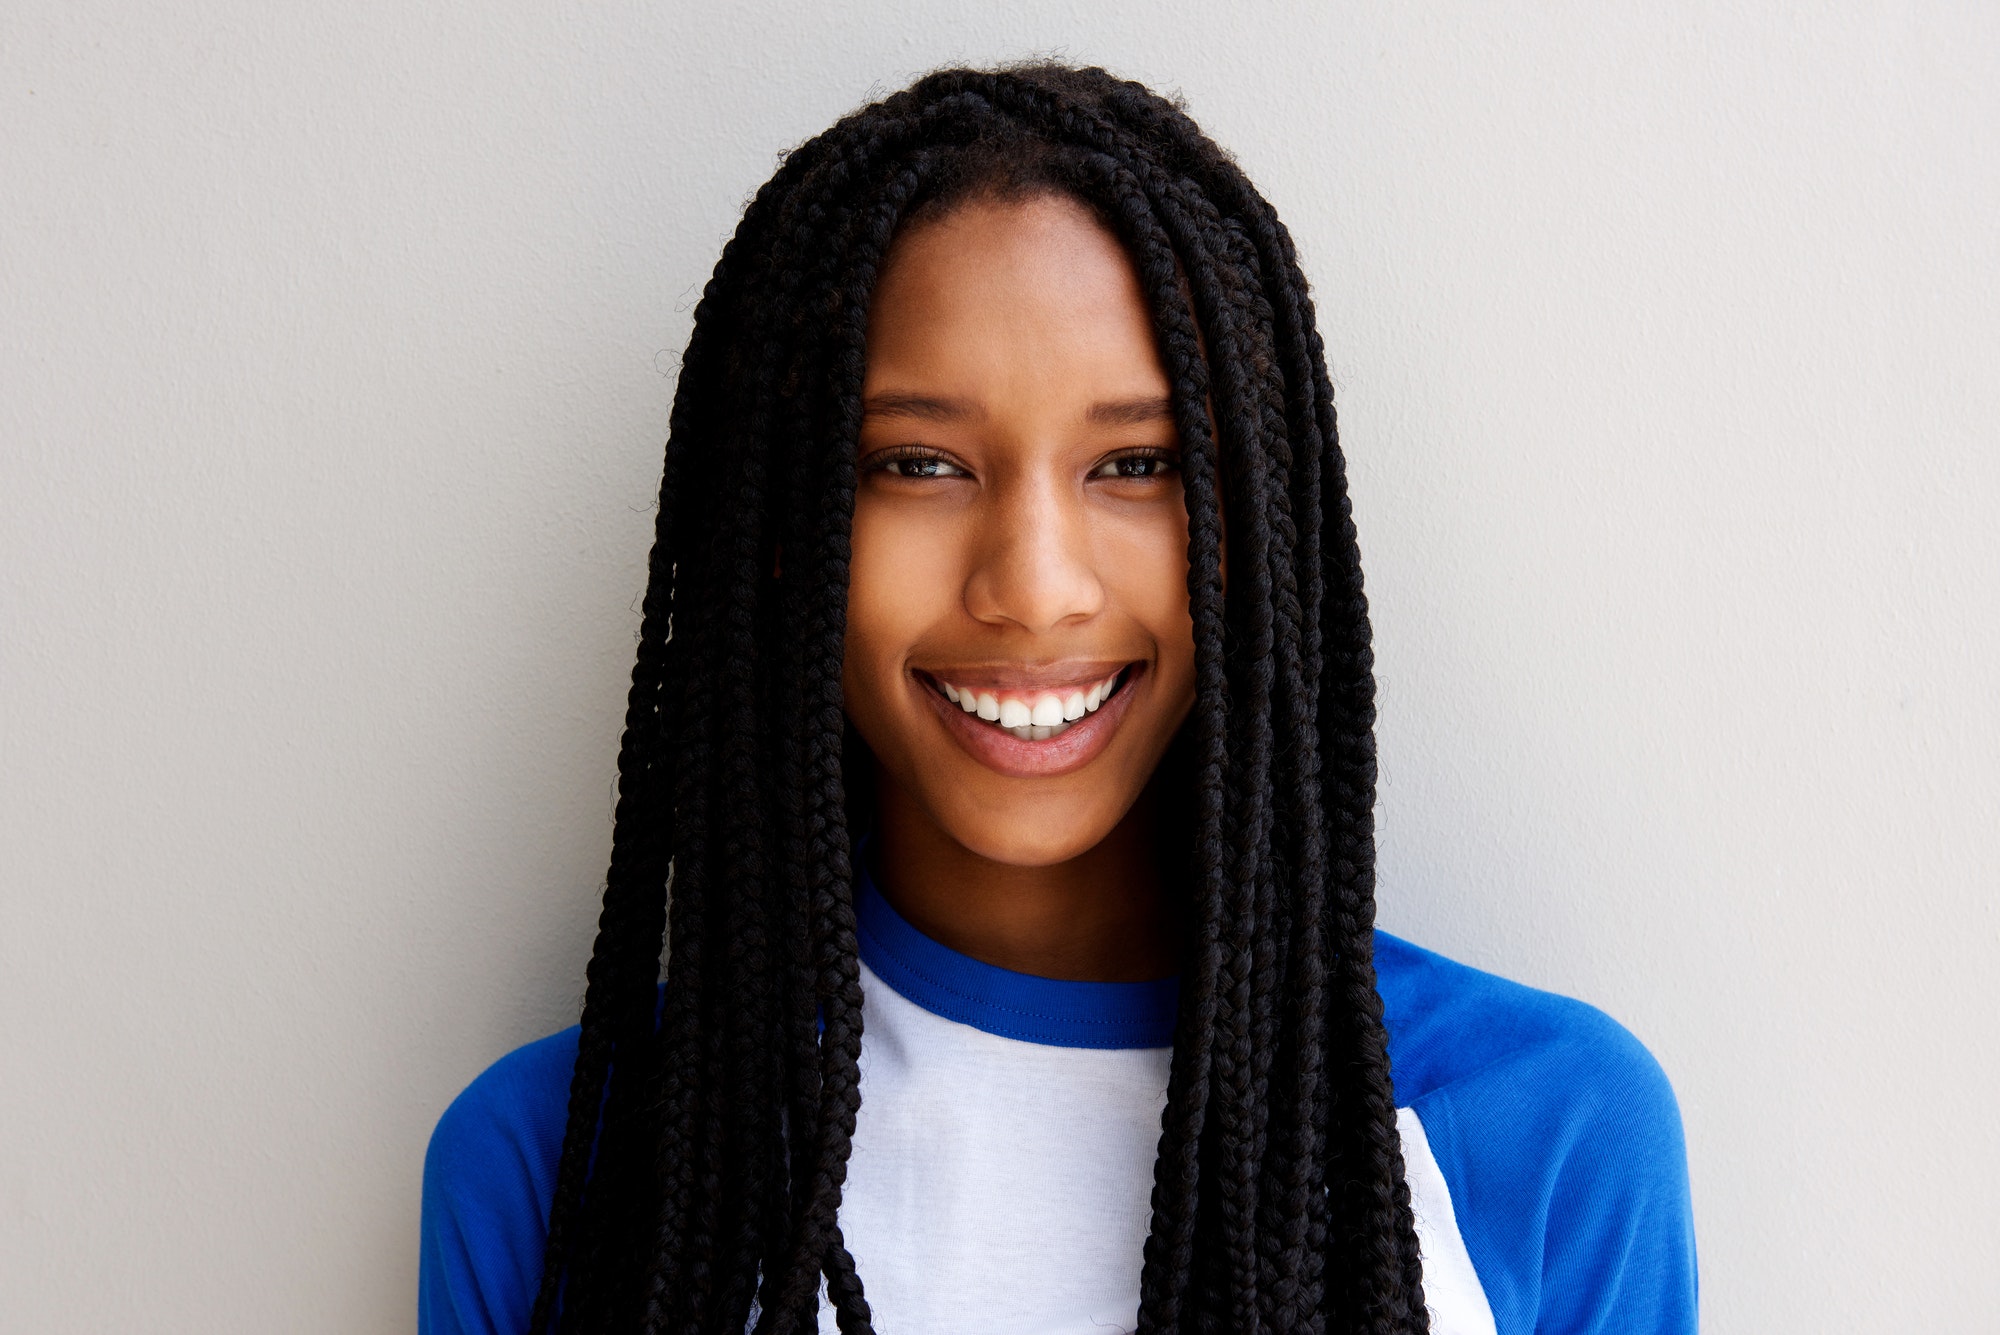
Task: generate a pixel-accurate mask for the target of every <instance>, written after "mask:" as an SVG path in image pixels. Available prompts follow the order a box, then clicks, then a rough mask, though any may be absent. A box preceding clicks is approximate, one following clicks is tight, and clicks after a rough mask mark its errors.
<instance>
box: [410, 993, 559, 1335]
mask: <svg viewBox="0 0 2000 1335" xmlns="http://www.w3.org/2000/svg"><path fill="white" fill-rule="evenodd" d="M577 1033H578V1031H577V1030H576V1029H575V1028H574V1027H572V1028H569V1029H565V1030H563V1031H562V1032H561V1033H558V1034H552V1035H550V1036H549V1037H548V1038H544V1039H540V1040H538V1041H536V1042H534V1043H530V1044H528V1045H526V1046H525V1047H521V1048H516V1049H515V1050H514V1051H513V1052H510V1053H508V1054H507V1055H506V1056H504V1057H502V1058H501V1059H500V1060H498V1061H496V1062H494V1063H493V1064H492V1065H491V1066H489V1067H487V1068H486V1070H485V1071H484V1072H482V1073H481V1074H480V1075H479V1076H478V1077H477V1078H476V1079H474V1080H473V1082H472V1083H471V1084H470V1085H467V1086H466V1087H465V1090H464V1092H462V1093H461V1094H459V1096H458V1097H457V1098H456V1099H453V1100H452V1103H451V1106H450V1107H448V1108H446V1109H445V1111H444V1115H443V1116H442V1117H440V1118H439V1119H438V1124H437V1129H436V1130H434V1131H433V1132H432V1133H431V1140H430V1148H429V1150H428V1151H427V1152H426V1154H425V1156H424V1198H423V1250H422V1260H421V1265H420V1270H419V1279H418V1309H419V1329H420V1330H421V1331H422V1332H423V1335H519V1332H522V1331H525V1330H526V1329H527V1326H528V1313H529V1310H530V1308H531V1307H532V1306H533V1304H534V1296H535V1289H536V1287H537V1286H538V1284H539V1283H540V1279H541V1268H542V1240H543V1237H544V1235H545V1234H546V1232H547V1228H548V1210H549V1202H550V1200H551V1199H552V1198H553V1197H554V1194H555V1174H556V1161H557V1159H558V1158H559V1157H560V1156H561V1153H562V1139H563V1128H564V1125H565V1123H566V1121H567V1118H568V1105H569V1081H570V1072H571V1069H572V1068H573V1067H574V1066H575V1064H576V1047H577Z"/></svg>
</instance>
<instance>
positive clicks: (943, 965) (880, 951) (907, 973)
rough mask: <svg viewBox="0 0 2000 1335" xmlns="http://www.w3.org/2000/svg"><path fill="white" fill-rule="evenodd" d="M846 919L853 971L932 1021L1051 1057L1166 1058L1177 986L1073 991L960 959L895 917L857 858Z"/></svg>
mask: <svg viewBox="0 0 2000 1335" xmlns="http://www.w3.org/2000/svg"><path fill="white" fill-rule="evenodd" d="M855 868H856V873H857V874H856V879H855V895H854V918H855V927H856V929H857V931H856V942H857V944H858V946H859V947H860V955H861V962H862V963H863V964H866V965H867V966H868V968H869V971H870V972H872V973H873V974H874V975H875V976H876V977H877V978H880V979H881V980H882V981H883V982H884V983H887V984H888V985H889V986H890V987H891V988H893V989H895V991H896V992H897V993H898V994H899V995H901V996H902V997H903V998H904V999H906V1000H908V1001H911V1002H913V1003H915V1004H916V1005H918V1006H921V1007H922V1008H923V1009H925V1010H927V1011H929V1012H930V1013H931V1014H933V1015H937V1016H941V1017H942V1018H944V1019H947V1020H955V1021H957V1022H958V1023H959V1024H966V1025H971V1026H972V1027H973V1028H974V1029H979V1030H983V1031H984V1032H986V1033H989V1034H997V1035H998V1036H1000V1037H1001V1038H1012V1039H1017V1040H1019V1041H1021V1042H1024V1043H1041V1044H1044V1045H1046V1046H1049V1047H1059V1048H1099V1049H1104V1048H1166V1047H1172V1046H1173V1042H1174V1018H1175V1015H1176V1014H1177V1012H1178V1009H1179V1000H1180V980H1179V979H1178V978H1156V979H1151V980H1148V981H1146V982H1139V983H1097V982H1082V981H1078V980H1075V979H1068V978H1042V977H1039V976H1038V975H1035V974H1027V973H1016V972H1014V971H1013V970H1012V969H1003V968H1000V967H999V966H998V965H994V964H988V963H986V962H985V961H983V960H976V959H974V958H972V957H971V956H970V955H964V954H960V953H959V952H958V951H956V950H953V949H952V948H951V947H950V946H947V945H945V944H944V943H942V942H940V941H934V940H932V939H931V938H930V937H928V936H925V935H924V934H923V933H922V932H920V931H918V930H917V929H916V928H915V927H913V926H911V925H910V923H909V922H908V921H907V920H905V919H904V917H903V915H902V914H900V913H898V912H896V910H895V908H894V906H892V905H891V904H890V903H889V901H888V899H887V897H885V896H884V895H883V894H882V892H881V891H880V890H879V889H877V888H876V886H875V881H874V878H873V877H871V876H870V875H869V874H868V867H867V860H866V856H865V850H857V856H856V858H855Z"/></svg>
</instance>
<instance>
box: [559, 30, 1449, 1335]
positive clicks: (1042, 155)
mask: <svg viewBox="0 0 2000 1335" xmlns="http://www.w3.org/2000/svg"><path fill="white" fill-rule="evenodd" d="M1050 191H1053V192H1060V193H1064V194H1067V195H1069V196H1071V197H1073V198H1075V199H1077V200H1079V201H1081V202H1083V203H1084V204H1085V205H1087V206H1088V207H1089V208H1091V209H1092V210H1093V211H1094V212H1095V213H1096V215H1097V216H1098V217H1099V218H1100V219H1101V220H1102V221H1103V222H1104V223H1105V225H1106V226H1108V227H1110V228H1111V229H1112V230H1113V231H1114V232H1115V233H1116V234H1117V235H1118V236H1119V238H1120V239H1121V240H1122V241H1123V243H1124V244H1125V247H1126V249H1127V251H1128V252H1129V253H1130V255H1131V256H1132V259H1133V262H1134V264H1135V266H1136V267H1137V270H1138V273H1139V276H1140V280H1141V282H1142V285H1143V287H1144V289H1145V292H1146V294H1147V299H1148V301H1149V304H1150V307H1151V313H1152V317H1153V322H1154V328H1155V331H1156V334H1157V337H1158V340H1159V347H1160V350H1161V355H1162V358H1163V360H1164V363H1165V365H1166V368H1167V371H1168V374H1169V376H1170V377H1171V379H1172V382H1173V385H1174V387H1175V405H1174V406H1175V416H1176V422H1177V425H1178V428H1179V432H1180V435H1181V438H1182V442H1183V445H1184V458H1183V474H1184V484H1185V488H1186V497H1187V505H1188V513H1189V534H1188V549H1189V561H1190V573H1189V578H1188V592H1189V597H1190V603H1191V610H1192V614H1193V621H1194V630H1195V644H1196V704H1195V708H1194V710H1193V712H1192V714H1191V715H1190V717H1189V720H1188V723H1187V725H1186V727H1185V728H1184V729H1183V731H1182V734H1181V736H1180V737H1179V738H1177V739H1176V742H1175V746H1174V748H1173V750H1172V751H1170V753H1169V760H1168V762H1166V763H1167V764H1169V765H1171V766H1173V767H1174V769H1175V775H1174V777H1175V779H1176V781H1177V790H1178V791H1179V792H1180V793H1181V794H1182V795H1183V796H1182V799H1181V800H1184V801H1185V803H1186V806H1187V812H1186V814H1187V817H1188V818H1187V820H1186V821H1185V822H1179V823H1178V824H1180V825H1181V826H1183V827H1184V828H1185V829H1186V830H1187V831H1188V833H1187V834H1186V836H1185V837H1186V839H1187V840H1188V847H1187V848H1186V850H1185V851H1186V854H1187V856H1186V857H1185V859H1176V860H1175V862H1176V864H1177V865H1184V866H1185V867H1186V868H1188V869H1189V870H1188V871H1187V872H1186V873H1185V884H1184V885H1182V886H1180V887H1179V890H1180V891H1181V893H1183V894H1184V895H1185V898H1186V904H1187V909H1188V915H1189V924H1190V927H1191V929H1192V930H1191V934H1190V935H1191V945H1190V947H1189V952H1188V957H1187V959H1186V960H1185V964H1184V970H1183V974H1182V989H1181V998H1182V999H1181V1011H1180V1017H1179V1021H1178V1030H1177V1036H1176V1040H1175V1049H1174V1058H1173V1067H1172V1076H1171V1080H1170V1084H1169V1088H1168V1094H1167V1106H1166V1111H1165V1114H1164V1116H1163V1122H1162V1133H1161V1138H1160V1148H1159V1158H1158V1164H1157V1168H1156V1172H1155V1181H1154V1187H1153V1197H1152V1231H1151V1235H1150V1237H1149V1238H1148V1240H1147V1244H1146V1249H1145V1259H1144V1268H1143V1271H1142V1274H1141V1280H1140V1293H1141V1298H1140V1312H1139V1328H1140V1330H1141V1331H1144V1332H1148V1333H1149V1335H1150V1333H1155V1332H1160V1333H1163V1332H1182V1331H1203V1332H1216V1331H1229V1332H1241V1333H1243V1335H1249V1333H1250V1332H1260V1331H1272V1332H1292V1331H1301V1332H1304V1331H1310V1332H1368V1333H1369V1335H1392V1333H1393V1335H1401V1333H1402V1332H1411V1331H1421V1330H1423V1329H1425V1328H1426V1325H1427V1321H1426V1316H1425V1309H1424V1304H1423V1289H1422V1279H1421V1271H1420V1267H1419V1262H1418V1255H1417V1247H1416V1238H1415V1232H1414V1229H1413V1225H1412V1222H1411V1216H1410V1207H1409V1192H1408V1189H1407V1188H1406V1186H1405V1185H1404V1180H1403V1165H1402V1156H1401V1150H1400V1145H1399V1141H1398V1139H1397V1134H1396V1121H1395V1099H1394V1095H1393V1091H1392V1088H1391V1085H1390V1079H1389V1065H1388V1054H1387V1046H1386V1040H1385V1036H1384V1032H1383V1027H1382V1003H1381V999H1380V996H1379V995H1378V993H1377V991H1376V987H1375V973H1374V963H1373V926H1374V818H1373V806H1374V797H1375V747H1374V733H1373V725H1374V713H1375V705H1374V678H1373V672H1372V669H1373V658H1372V654H1371V651H1370V648H1369V625H1368V615H1367V603H1366V600H1365V598H1364V597H1363V594H1362V587H1361V568H1360V561H1359V554H1358V551H1357V548H1356V545H1355V533H1354V525H1353V522H1352V520H1351V512H1350V508H1349V504H1348V498H1347V484H1346V474H1345V465H1344V463H1343V460H1342V457H1341V453H1340V449H1339V445H1338V441H1337V438H1336V434H1335V427H1334V411H1333V395H1332V386H1331V383H1330V381H1329V379H1328V377H1327V373H1326V367H1325V359H1324V355H1323V350H1322V345H1321V342H1320V338H1319V335H1318V333H1317V332H1316V330H1315V329H1314V324H1313V313H1312V306H1311V302H1310V300H1309V298H1308V296H1307V291H1306V284H1305V280H1304V277H1303V275H1302V274H1301V272H1300V269H1299V265H1298V262H1297V258H1296V256H1295V254H1294V252H1293V249H1292V243H1291V239H1290V237H1289V236H1288V234H1287V233H1286V231H1285V229H1284V227H1283V225H1282V224H1280V223H1279V221H1278V219H1277V216H1276V215H1275V214H1274V213H1273V212H1272V210H1271V207H1270V205H1269V204H1267V203H1266V202H1265V201H1264V200H1263V198H1262V197H1260V196H1259V195H1258V194H1257V192H1256V191H1255V190H1254V189H1253V188H1252V187H1251V185H1250V183H1249V182H1248V181H1247V180H1246V179H1245V178H1244V176H1243V174H1242V173H1241V171H1239V170H1238V169H1237V167H1236V166H1235V164H1234V163H1233V162H1232V161H1231V160H1230V159H1229V158H1228V157H1227V156H1226V155H1225V154H1224V153H1223V152H1222V151H1221V150H1220V149H1218V148H1217V147H1216V146H1215V145H1214V144H1213V143H1212V142H1210V141H1209V140H1208V138H1207V137H1206V136H1204V135H1203V134H1202V133H1201V131H1200V130H1199V129H1198V128H1197V127H1196V126H1195V125H1194V123H1193V122H1192V121H1191V120H1189V119H1188V117H1187V116H1186V115H1184V114H1183V113H1182V112H1181V111H1180V110H1179V109H1178V108H1177V107H1176V106H1174V105H1173V104H1171V103H1169V102H1167V101H1165V100H1163V99H1162V98H1160V97H1158V96H1156V95H1154V94H1153V93H1150V92H1148V91H1147V90H1146V89H1145V88H1143V87H1141V86H1140V85H1138V84H1134V83H1127V82H1122V81H1119V80H1116V79H1113V78H1112V77H1111V76H1110V75H1108V74H1106V73H1105V72H1104V71H1102V70H1096V69H1088V70H1077V69H1070V68H1067V67H1063V66H1056V65H1033V66H1024V67H1018V68H1010V69H1005V70H998V71H991V70H988V71H980V70H949V71H945V72H941V73H938V74H933V75H931V76H929V77H927V78H925V79H923V80H922V81H920V82H919V83H917V84H916V85H914V86H913V87H911V88H909V89H907V90H906V91H904V92H901V93H898V94H896V95H894V96H892V97H890V98H888V99H886V100H884V101H882V102H879V103H876V104H874V105H872V106H869V107H866V108H864V109H862V110H861V111H858V112H856V113H854V114H853V115H851V116H849V117H847V118H846V119H844V120H842V121H841V122H840V123H839V124H837V125H835V126H834V127H833V128H832V129H831V130H829V131H827V132H826V133H825V134H822V135H820V136H819V137H817V138H815V139H813V140H811V141H809V142H808V143H806V144H804V145H802V146H800V147H799V148H798V149H796V150H794V151H793V152H792V153H791V154H790V155H789V156H787V157H786V159H785V160H784V162H783V164H782V166H781V167H780V169H779V171H778V173H777V174H776V176H775V177H773V178H772V180H771V181H770V182H769V183H768V184H766V185H765V186H764V188H763V189H762V190H760V191H759V192H758V194H757V196H756V198H755V199H754V200H752V202H751V203H750V205H749V208H748V209H747V211H746V212H745V214H744V217H743V221H742V224H741V226H740V227H739V228H738V229H737V232H736V235H735V237H734V238H733V239H732V240H731V241H730V243H729V244H728V246H727V247H726V248H725V249H724V251H723V255H722V259H721V261H720V262H719V263H718V264H717V265H716V268H715V274H714V277H713V278H712V279H711V280H710V282H709V284H708V287H707V289H706V290H705V292H704V293H703V296H702V300H701V304H700V306H699V308H698V309H697V311H696V314H695V323H694V333H693V336H692V339H691V341H690V343H689V346H688V350H687V355H686V358H685V361H684V364H683V367H682V372H681V378H680V387H679V391H678V394H677V397H676V399H675V404H674V410H673V418H672V424H671V435H670V438H669V441H668V445H667V453H666V466H665V471H664V475H663V478H662V481H661V486H660V500H659V522H658V531H657V535H656V540H655V544H654V547H653V553H652V562H651V574H650V584H649V587H648V589H647V593H646V600H645V606H644V618H643V622H642V625H641V630H640V639H639V654H638V663H637V666H636V667H635V668H634V670H633V675H632V692H631V697H630V702H629V707H628V709H627V712H626V720H625V732H624V737H623V741H622V744H621V749H620V753H619V759H618V772H619V801H618V808H617V818H616V828H615V832H614V835H613V841H612V856H611V868H610V872H609V875H608V878H607V885H606V890H605V895H604V911H603V916H602V918H601V920H600V925H599V931H598V936H597V943H596V947H595V953H594V955H593V957H592V959H591V964H590V970H589V985H588V989H587V992H586V995H585V999H584V1007H583V1031H582V1039H581V1043H580V1046H579V1050H578V1054H577V1063H576V1072H575V1077H574V1082H573V1084H572V1087H571V1093H570V1102H569V1125H568V1131H567V1133H566V1135H565V1138H564V1142H563V1151H562V1158H561V1162H560V1167H559V1170H558V1178H557V1186H556V1195H555V1199H554V1202H553V1206H552V1210H551V1214H550V1218H549V1229H548V1247H547V1259H546V1262H545V1268H544V1273H543V1278H542V1285H541V1290H540V1293H539V1296H538V1298H537V1301H536V1304H535V1310H534V1320H533V1329H534V1331H535V1332H536V1335H543V1333H544V1332H552V1331H559V1332H564V1333H567V1332H578V1331H589V1332H599V1331H604V1332H611V1331H618V1332H624V1331H640V1330H643V1331H647V1332H674V1333H675V1335H694V1333H696V1332H700V1333H704V1335H725V1333H726V1335H741V1333H742V1332H744V1331H745V1330H746V1329H754V1331H755V1332H756V1335H799V1333H800V1332H805V1331H809V1330H811V1329H812V1328H813V1326H814V1322H815V1320H816V1317H815V1312H816V1310H817V1306H818V1302H819V1293H820V1290H821V1286H822V1284H823V1285H824V1286H825V1291H826V1293H827V1295H828V1296H829V1298H830V1300H831V1301H832V1302H833V1304H834V1305H835V1308H836V1310H837V1312H838V1318H839V1325H840V1329H841V1330H842V1331H843V1332H845V1333H846V1335H859V1333H860V1332H864V1331H867V1330H868V1329H869V1328H870V1327H869V1312H868V1305H867V1300H866V1297H865V1290H864V1287H863V1281H864V1279H865V1277H864V1276H860V1275H857V1274H856V1272H855V1268H854V1262H853V1259H852V1257H851V1256H850V1255H849V1254H848V1252H847V1249H846V1247H845V1245H844V1244H843V1242H842V1239H841V1234H840V1227H839V1220H838V1212H839V1205H840V1196H841V1188H842V1184H843V1182H844V1179H845V1177H846V1171H847V1160H848V1154H849V1149H850V1147H851V1145H852V1137H853V1133H854V1126H855V1118H856V1114H857V1112H858V1110H859V1108H860V1094H859V1086H858V1074H857V1058H858V1057H859V1054H860V1048H861V990H860V977H859V966H858V963H857V960H856V953H855V923H854V904H853V897H852V885H853V875H852V872H853V869H852V865H851V858H852V854H853V839H854V836H855V835H856V834H857V833H858V832H859V831H860V829H861V827H862V825H863V823H864V822H865V820H866V816H865V814H863V813H864V811H865V804H866V802H867V800H868V795H867V793H866V792H865V791H849V787H848V784H847V782H846V778H847V776H849V775H856V776H859V775H862V774H865V773H866V772H867V771H866V769H865V768H863V766H865V764H866V759H867V758H866V755H865V747H863V745H862V744H861V743H860V741H859V739H858V738H857V737H856V736H855V735H854V733H853V731H852V728H851V726H850V725H848V724H847V723H846V720H845V717H844V714H843V711H842V708H841V679H840V677H841V658H842V640H843V635H844V630H845V612H846V595H847V571H848V537H849V526H850V521H851V517H852V511H853V503H854V490H855V474H854V446H855V439H856V435H857V432H858V430H859V426H860V414H861V406H860V387H861V381H862V372H863V369H864V358H865V345H864V333H865V328H866V320H867V312H868V303H869V299H870V295H871V293H872V292H873V290H874V285H875V277H876V273H877V271H878V269H879V268H880V266H881V264H882V262H883V259H884V257H885V255H886V254H887V253H888V250H889V247H890V244H891V242H892V241H893V240H894V239H895V237H896V235H897V233H898V229H899V228H900V227H902V226H904V225H906V224H907V223H908V222H909V221H910V220H911V219H913V218H919V217H922V216H925V215H927V214H934V213H936V212H939V211H942V210H944V209H946V208H948V207H950V206H951V205H952V204H954V203H956V202H959V201H962V200H964V199H967V198H971V197H975V196H980V195H982V194H984V195H993V196H999V197H1009V196H1020V195H1026V194H1033V193H1037V192H1050ZM1211 405H1212V410H1213V411H1212V416H1211ZM1225 506H1226V516H1225ZM1225 522H1226V528H1227V533H1228V579H1227V583H1226V594H1225V582H1224V579H1223V532H1224V527H1225ZM855 787H856V788H857V790H858V789H862V788H865V784H864V783H857V784H856V785H855ZM670 880H671V888H672V893H671V895H669V893H668V890H669V881H670ZM663 959H664V964H665V976H666V985H665V988H664V991H663V992H662V991H661V990H660V989H659V987H658V984H659V979H660V974H661V968H662V962H663ZM753 1321H754V1324H753Z"/></svg>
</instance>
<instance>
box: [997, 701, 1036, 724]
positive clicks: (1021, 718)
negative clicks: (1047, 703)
mask: <svg viewBox="0 0 2000 1335" xmlns="http://www.w3.org/2000/svg"><path fill="white" fill-rule="evenodd" d="M1034 721H1035V715H1034V711H1032V710H1030V709H1029V708H1028V707H1027V705H1025V704H1023V703H1021V701H1019V700H1002V701H1001V702H1000V726H1001V727H1003V728H1024V727H1026V726H1027V725H1028V724H1030V723H1033V722H1034Z"/></svg>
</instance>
